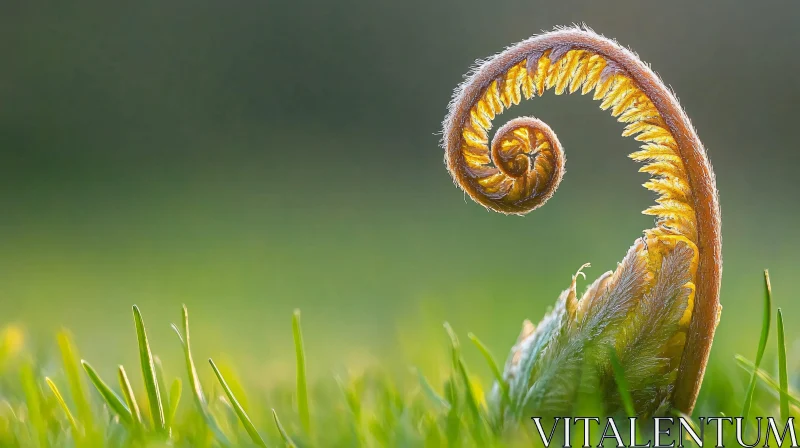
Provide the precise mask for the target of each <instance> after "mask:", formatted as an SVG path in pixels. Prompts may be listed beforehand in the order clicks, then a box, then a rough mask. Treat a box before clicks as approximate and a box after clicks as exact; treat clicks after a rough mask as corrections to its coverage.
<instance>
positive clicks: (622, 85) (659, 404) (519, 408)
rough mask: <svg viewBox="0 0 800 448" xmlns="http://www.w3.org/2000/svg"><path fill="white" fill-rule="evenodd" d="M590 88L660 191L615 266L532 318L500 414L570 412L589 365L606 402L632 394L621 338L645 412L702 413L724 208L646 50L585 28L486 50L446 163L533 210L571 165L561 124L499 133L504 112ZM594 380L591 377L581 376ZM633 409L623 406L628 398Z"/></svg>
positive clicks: (490, 201) (461, 103)
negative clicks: (536, 320)
mask: <svg viewBox="0 0 800 448" xmlns="http://www.w3.org/2000/svg"><path fill="white" fill-rule="evenodd" d="M547 90H554V91H555V93H556V94H557V95H560V94H562V93H565V92H568V93H573V92H577V91H580V92H581V93H582V94H587V93H590V92H592V93H593V97H594V99H595V100H598V101H600V107H601V109H604V110H609V111H610V112H611V114H612V115H613V116H615V117H617V118H618V120H619V121H620V122H623V123H625V124H626V127H625V130H624V131H623V136H633V137H634V138H635V139H636V140H638V141H640V142H642V146H641V150H640V151H637V152H634V153H633V154H631V156H630V157H631V158H632V159H633V160H635V161H638V162H643V163H645V165H644V166H643V167H642V168H641V170H640V171H642V172H646V173H649V174H651V175H652V176H653V178H652V179H651V180H650V181H648V182H647V183H645V184H644V186H645V188H647V189H649V190H651V191H654V192H655V193H657V194H658V197H657V199H656V204H655V205H653V206H652V207H650V208H648V209H646V210H645V211H644V212H643V213H644V214H647V215H653V216H655V218H656V225H655V227H653V228H651V229H647V230H645V231H644V236H643V237H642V238H640V239H638V240H637V241H636V242H635V243H634V245H633V246H632V247H631V248H630V249H629V251H628V253H627V255H626V256H625V258H624V259H623V261H622V262H621V263H620V264H619V265H618V267H617V269H616V270H615V271H613V272H611V271H609V272H606V273H605V274H603V275H602V276H600V277H599V278H598V279H597V280H595V281H594V282H592V283H591V284H590V285H589V287H588V288H587V289H586V291H585V292H584V293H583V294H582V295H580V296H579V295H578V293H577V290H576V282H577V278H578V274H582V272H581V271H579V272H578V274H576V275H575V276H573V279H572V284H571V286H570V287H569V288H568V289H567V290H566V291H564V292H563V293H562V294H561V296H560V297H559V299H558V301H557V302H556V306H555V307H554V309H553V310H552V311H550V312H549V313H548V314H547V315H546V316H545V318H544V319H543V320H542V322H541V323H540V324H539V325H538V326H534V325H533V324H532V323H530V322H528V321H526V323H525V324H524V327H523V331H522V334H521V335H520V338H519V340H518V341H517V343H516V345H515V346H514V347H513V348H512V351H511V355H510V357H509V360H508V362H507V363H506V367H505V371H504V378H505V380H506V382H507V384H508V393H509V395H510V400H509V399H506V401H508V402H509V403H508V404H506V405H503V404H496V406H495V407H496V408H498V410H499V411H500V412H508V413H511V414H512V415H515V416H520V415H521V413H522V412H525V411H526V410H535V411H536V412H538V413H540V414H552V415H565V413H569V412H570V410H571V409H572V406H574V404H575V403H576V401H577V397H578V395H579V394H580V393H582V390H581V389H582V388H584V387H585V384H588V383H587V382H586V381H584V380H582V379H581V378H585V377H586V373H587V372H590V373H591V374H592V377H593V378H594V382H592V384H593V386H592V387H601V388H602V389H601V390H602V391H603V393H604V394H605V396H604V399H605V400H604V401H605V402H606V403H607V404H608V405H609V406H610V407H611V409H610V410H609V411H610V412H613V411H614V410H615V407H617V408H619V407H620V406H622V402H621V401H620V397H619V394H618V389H617V387H616V383H615V382H614V378H613V376H614V372H613V369H612V366H611V364H610V360H609V355H608V353H609V349H613V350H614V354H615V356H616V358H617V359H618V360H619V364H620V367H621V368H622V370H623V373H624V377H625V381H626V383H627V388H628V391H629V392H630V396H631V397H632V399H633V402H634V403H633V404H634V406H635V409H636V410H637V412H638V413H639V414H641V415H653V414H660V413H666V412H669V411H670V409H672V408H675V409H677V410H679V411H681V412H684V413H687V414H690V413H691V411H692V409H693V407H694V403H695V400H696V398H697V393H698V390H699V387H700V383H701V382H702V379H703V374H704V372H705V366H706V363H707V361H708V353H709V350H710V347H711V342H712V340H713V336H714V331H715V329H716V326H717V323H718V320H719V312H720V310H721V307H720V306H719V284H720V278H721V274H722V259H721V239H720V214H719V204H718V199H717V192H716V184H715V180H714V173H713V171H712V168H711V165H710V163H709V161H708V158H707V157H706V152H705V149H704V147H703V145H702V143H701V142H700V140H699V139H698V137H697V134H696V132H695V130H694V128H693V127H692V125H691V123H690V122H689V118H688V117H687V116H686V113H685V112H684V111H683V109H682V108H681V107H680V105H679V104H678V101H677V99H676V98H675V96H674V95H673V94H672V92H671V91H670V90H669V89H668V88H667V87H666V86H665V85H664V83H663V82H662V81H661V80H660V79H659V78H658V76H657V75H655V73H653V71H652V70H651V69H650V67H649V66H647V65H646V64H645V63H643V62H642V61H641V60H640V59H639V58H638V56H636V55H635V54H634V53H632V52H631V51H629V50H627V49H625V48H623V47H622V46H620V45H619V44H617V43H616V42H614V41H612V40H610V39H607V38H605V37H603V36H600V35H598V34H596V33H594V32H593V31H591V30H589V29H587V28H586V27H576V28H563V29H557V30H555V31H553V32H549V33H545V34H542V35H538V36H534V37H532V38H530V39H527V40H524V41H522V42H519V43H517V44H515V45H512V46H510V47H508V48H507V49H506V50H504V51H503V52H501V53H499V54H497V55H495V56H493V57H491V58H489V59H488V60H486V61H484V62H481V63H479V64H478V66H477V67H476V68H475V69H474V71H473V72H472V73H471V74H469V76H468V77H467V79H466V81H465V82H464V83H463V84H462V85H461V86H459V87H458V88H457V89H456V91H455V94H454V96H453V100H452V102H451V103H450V109H449V113H448V115H447V117H446V118H445V120H444V123H443V126H444V129H443V142H442V144H443V147H444V149H445V163H446V164H447V168H448V170H449V171H450V173H451V175H452V176H453V179H454V181H455V182H456V184H457V185H458V186H459V187H460V188H462V189H463V190H464V191H465V192H466V193H467V194H468V195H469V196H470V197H471V198H472V199H474V200H475V201H476V202H478V203H479V204H481V205H483V206H485V207H487V208H489V209H492V210H495V211H497V212H500V213H505V214H516V215H524V214H526V213H529V212H531V211H533V210H535V209H536V208H538V207H540V206H542V205H544V203H545V202H547V200H548V199H550V197H551V196H552V195H553V194H554V193H555V191H556V189H557V188H558V185H559V183H560V182H561V179H562V177H563V174H564V161H565V156H564V151H563V148H562V146H561V144H560V142H559V141H558V138H557V137H556V134H555V132H553V130H552V129H550V127H549V126H547V124H545V123H544V122H542V121H540V120H538V119H536V118H532V117H519V118H514V119H512V120H511V121H509V122H508V123H507V124H505V125H504V126H502V127H500V128H499V129H498V130H497V131H496V132H495V133H494V136H491V140H490V130H491V129H492V120H494V119H495V118H496V116H497V115H499V114H501V113H502V112H503V111H505V109H508V108H510V107H512V106H514V105H516V104H518V103H519V102H520V101H521V100H522V99H523V98H526V99H527V98H532V97H535V96H541V95H542V94H544V92H545V91H547ZM582 385H583V386H582ZM620 409H621V408H620Z"/></svg>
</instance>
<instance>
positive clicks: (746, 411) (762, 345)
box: [742, 270, 772, 422]
mask: <svg viewBox="0 0 800 448" xmlns="http://www.w3.org/2000/svg"><path fill="white" fill-rule="evenodd" d="M771 317H772V286H771V285H770V283H769V271H768V270H764V316H763V318H762V321H761V339H760V340H759V341H758V351H757V352H756V362H755V370H754V371H753V375H752V376H751V377H750V384H749V385H748V387H747V395H745V398H744V408H743V409H742V417H743V420H744V421H745V422H747V421H748V420H747V417H748V416H749V415H750V406H751V405H752V404H753V394H754V393H755V390H756V377H757V375H756V371H757V370H758V367H759V366H760V365H761V359H762V358H763V357H764V350H765V349H766V348H767V340H768V339H769V326H770V319H771Z"/></svg>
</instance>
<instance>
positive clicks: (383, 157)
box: [0, 0, 800, 378]
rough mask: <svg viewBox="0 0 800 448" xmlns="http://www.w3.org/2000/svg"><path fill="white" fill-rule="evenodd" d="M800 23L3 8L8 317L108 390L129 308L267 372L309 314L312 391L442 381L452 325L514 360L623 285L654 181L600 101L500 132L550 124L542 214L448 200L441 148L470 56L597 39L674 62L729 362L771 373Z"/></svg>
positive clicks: (413, 3) (355, 6) (696, 5)
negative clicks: (608, 288) (612, 272)
mask: <svg viewBox="0 0 800 448" xmlns="http://www.w3.org/2000/svg"><path fill="white" fill-rule="evenodd" d="M798 14H800V3H798V2H796V1H795V2H786V1H783V2H778V1H761V2H752V1H735V2H706V1H703V2H694V1H679V2H670V3H669V4H666V3H645V2H638V1H633V0H631V1H620V2H596V1H580V2H576V1H550V2H542V1H507V2H479V1H474V0H458V1H457V0H451V1H443V2H431V1H428V0H407V1H404V2H369V1H365V0H339V1H335V2H328V1H314V2H303V1H296V2H291V1H275V0H266V1H244V2H235V3H232V2H215V1H205V0H194V1H185V0H175V1H170V2H163V1H152V0H146V1H139V2H132V3H127V4H125V3H117V2H101V1H81V2H4V3H3V4H2V6H0V55H1V56H2V58H0V248H2V249H0V324H3V325H5V324H20V325H23V326H24V327H25V328H26V330H27V331H28V332H29V333H30V334H31V335H33V340H35V341H40V342H39V344H40V345H41V346H42V347H44V348H42V350H52V346H53V344H52V343H51V342H50V341H51V338H52V335H53V333H54V331H55V330H56V329H58V328H59V327H60V326H62V325H63V326H66V327H68V328H70V329H72V331H73V333H74V334H75V337H76V340H77V342H78V344H79V346H80V347H82V350H83V355H84V356H85V357H87V358H88V359H92V360H97V361H96V362H95V364H102V365H103V369H105V370H106V371H110V369H111V368H113V365H115V364H116V363H119V362H123V361H125V362H130V360H132V359H134V356H135V341H134V333H133V331H132V329H133V324H132V322H131V319H130V306H131V305H132V304H133V303H136V304H138V305H140V306H141V307H142V310H143V312H144V315H145V318H146V320H147V323H148V325H149V327H150V332H151V339H152V343H153V345H154V349H155V350H156V351H157V352H160V353H162V355H163V354H172V353H174V354H175V358H174V359H175V360H176V361H175V362H176V363H177V360H178V359H180V358H179V357H178V355H177V353H178V344H177V340H176V339H175V338H174V336H173V335H171V334H170V331H169V328H168V324H169V323H170V322H174V321H177V320H178V319H179V317H180V304H181V303H186V304H187V305H188V306H189V310H190V313H191V315H192V319H193V325H194V329H195V331H194V342H195V344H196V349H195V352H196V354H197V356H198V357H199V358H201V359H202V358H204V357H207V356H215V357H217V358H220V357H227V358H228V359H229V360H230V361H232V362H235V363H237V365H238V366H240V368H241V371H242V372H246V373H243V376H252V377H253V378H264V377H268V376H275V377H284V378H291V376H292V375H293V374H294V371H293V367H292V366H293V364H292V362H293V360H292V352H291V331H290V314H291V311H292V309H294V308H301V309H302V310H303V321H304V330H305V334H306V345H307V350H308V354H309V357H310V365H311V372H312V373H313V374H315V375H319V374H325V375H327V374H328V373H329V372H331V371H335V370H336V369H341V368H344V366H350V367H353V366H358V365H361V364H367V363H370V362H372V360H374V359H378V360H381V361H382V362H388V363H389V364H390V365H392V364H396V366H398V367H404V366H406V365H409V364H414V363H416V364H424V365H431V364H432V363H434V362H433V361H432V360H435V359H437V357H439V358H442V359H445V358H444V357H443V356H441V355H442V354H443V353H444V350H445V340H446V337H445V335H444V332H443V331H442V330H441V326H440V324H441V322H442V321H444V320H449V321H450V322H451V323H452V324H453V326H454V327H455V328H456V329H457V330H458V331H459V332H460V333H461V334H462V335H463V334H465V333H466V332H467V331H473V332H475V333H476V334H478V335H479V336H480V337H481V338H482V339H483V340H484V341H485V342H486V343H487V344H488V345H489V346H490V347H491V349H492V350H493V351H494V352H495V354H496V355H498V356H499V357H505V354H506V353H507V349H508V348H509V347H510V345H511V344H512V343H513V341H514V339H515V338H516V335H517V333H518V331H519V328H520V324H521V322H522V319H523V318H526V317H528V318H531V319H532V320H534V321H537V320H538V319H539V318H540V317H541V315H542V314H543V313H544V312H545V309H546V307H547V306H549V305H550V304H552V303H553V302H554V300H555V298H556V297H557V295H558V293H559V292H560V291H561V290H562V289H564V288H566V287H567V286H568V284H569V280H570V276H571V275H572V274H573V273H574V272H575V270H576V269H577V268H578V267H579V266H580V265H581V264H583V263H585V262H591V263H592V265H593V267H592V268H591V269H588V270H587V274H588V276H589V277H590V279H591V278H594V277H595V276H597V275H600V274H601V273H602V272H604V271H606V270H609V269H613V268H614V266H615V263H616V262H617V261H619V260H620V259H621V258H622V257H623V255H624V254H625V252H626V250H627V248H628V247H629V246H630V244H632V243H633V241H634V239H635V238H637V237H639V236H640V234H641V233H640V232H641V230H642V229H645V228H647V227H649V226H650V225H651V224H652V220H651V218H650V217H647V216H643V215H640V214H639V212H640V211H641V210H643V209H644V208H646V207H647V206H648V205H650V203H651V202H652V195H651V194H650V193H649V192H647V191H646V190H645V189H643V188H641V187H640V186H639V185H640V184H641V183H642V182H644V181H645V180H646V178H647V176H646V175H644V174H640V173H637V168H638V167H637V166H636V164H634V163H633V162H631V161H630V160H628V159H627V158H626V157H625V156H626V154H627V153H629V152H631V151H633V150H635V149H636V147H637V145H636V142H634V141H633V140H631V139H623V138H621V137H620V132H621V130H622V127H621V126H620V125H619V124H618V123H616V122H615V120H614V119H613V118H612V117H611V116H610V115H609V114H608V113H606V112H602V111H600V110H599V109H598V104H597V103H595V102H593V101H591V99H590V98H587V97H580V96H577V95H573V96H566V97H555V96H554V95H552V94H548V95H547V96H546V97H544V98H541V99H535V100H533V101H529V102H527V103H525V104H523V105H522V106H519V107H517V108H515V109H514V110H512V111H509V112H507V113H506V114H504V115H503V116H501V118H500V121H499V122H497V123H498V124H500V123H502V122H504V121H506V120H508V119H510V118H513V117H514V116H518V115H522V114H535V115H536V116H538V117H539V118H542V119H544V120H545V121H547V122H548V123H549V124H550V125H551V126H552V128H553V129H554V130H555V131H556V132H557V133H558V135H559V138H560V140H561V142H562V143H563V144H564V147H565V149H566V151H567V155H568V162H567V174H566V177H565V179H564V183H563V184H562V187H561V188H560V191H559V192H558V193H557V194H556V196H555V197H554V198H553V200H552V201H551V202H550V203H549V204H548V205H547V206H546V207H544V208H543V209H541V210H539V211H537V212H535V213H533V214H532V215H529V216H528V217H526V218H516V217H506V216H501V215H498V214H494V213H489V212H486V211H485V210H483V209H482V208H481V207H480V206H478V205H476V204H474V203H472V202H471V201H469V200H466V199H465V197H464V195H463V193H461V192H460V191H459V190H458V189H456V188H455V187H454V186H453V184H452V182H451V180H450V178H449V176H448V174H447V172H446V170H445V168H444V166H443V164H442V155H443V153H442V150H441V149H440V148H439V147H438V139H439V136H438V135H437V133H438V132H439V130H440V122H441V120H442V118H443V116H444V114H445V112H446V105H447V102H448V100H449V98H450V95H451V92H452V90H453V88H454V87H456V85H457V84H458V83H459V82H460V81H461V79H462V75H463V74H464V73H465V72H466V71H467V69H468V68H469V67H470V65H471V64H472V63H473V61H474V60H475V59H476V58H482V57H486V56H488V55H490V54H492V53H494V52H497V51H499V50H501V49H502V48H504V47H505V46H506V45H508V44H510V43H512V42H515V41H518V40H521V39H524V38H527V37H529V36H530V35H532V34H534V33H537V32H540V31H541V30H549V29H551V28H552V27H553V26H555V25H567V24H571V23H573V22H581V21H585V22H586V23H587V24H588V25H590V26H591V27H593V28H594V29H595V30H596V31H598V32H600V33H603V34H605V35H607V36H610V37H614V38H616V39H618V40H619V41H620V42H621V43H622V44H624V45H627V46H630V47H631V48H633V49H634V50H635V51H637V52H638V53H639V55H640V56H641V57H642V58H643V59H644V60H645V61H647V62H649V63H651V64H652V66H653V67H654V69H655V70H656V71H657V72H658V73H659V74H661V76H662V77H663V78H664V80H665V81H666V82H667V83H668V84H669V85H671V86H672V87H673V88H674V90H675V91H676V92H677V94H678V95H679V97H680V99H681V102H682V104H683V106H684V107H685V108H686V110H687V112H688V114H689V115H690V116H691V117H692V120H693V123H694V124H695V126H696V127H697V129H698V133H699V135H700V137H701V139H702V140H703V142H704V143H705V145H706V147H707V148H708V150H709V155H710V158H711V161H712V163H713V164H714V168H715V171H716V174H717V180H718V187H719V190H720V195H721V204H722V211H723V237H724V244H723V247H724V249H723V253H724V257H725V263H724V266H725V272H724V277H723V289H722V301H723V305H724V311H723V315H722V316H723V318H722V323H721V325H720V327H719V332H718V337H717V340H716V343H715V350H714V354H713V356H714V357H715V358H719V359H724V360H726V362H727V360H728V359H730V357H731V355H732V354H733V353H734V352H735V351H742V352H743V353H744V354H745V355H748V356H750V357H752V356H753V353H754V351H755V346H756V341H757V335H758V331H759V328H760V327H759V325H760V322H759V320H760V319H759V318H757V316H759V315H760V314H759V313H760V309H761V302H760V300H761V296H762V276H761V275H762V274H761V270H762V269H764V268H769V269H770V271H771V274H772V278H773V287H774V292H775V297H776V301H777V304H778V305H780V306H782V307H783V308H784V312H785V313H786V316H787V319H788V321H789V322H792V321H795V322H797V321H800V305H798V302H797V301H796V300H795V299H796V294H795V293H794V291H793V289H792V286H793V282H794V281H796V279H797V277H795V275H797V266H798V263H797V260H798V250H800V236H799V235H798V232H797V228H798V225H797V219H798V217H800V202H798V200H797V197H798V196H799V195H800V180H798V174H797V167H798V164H799V163H800V151H798V150H797V141H798V137H797V135H798V133H797V132H798V127H797V121H798V118H800V114H798V104H800V84H798V82H797V80H796V75H797V73H798V72H800V59H798V58H797V57H796V52H797V49H798V48H800V27H798V26H797V24H798ZM582 287H583V285H581V286H579V288H582ZM787 331H788V332H789V334H788V337H789V338H790V340H794V339H796V338H797V337H798V336H800V331H799V330H798V329H797V326H794V325H789V326H788V328H787ZM470 356H476V355H475V354H474V353H470ZM163 357H164V358H167V359H169V358H170V356H163ZM795 359H797V357H795ZM170 364H172V363H171V362H170V363H168V364H167V368H174V369H178V368H179V365H178V364H176V365H175V366H171V365H170ZM434 364H435V363H434ZM473 364H475V363H473ZM245 367H247V368H245Z"/></svg>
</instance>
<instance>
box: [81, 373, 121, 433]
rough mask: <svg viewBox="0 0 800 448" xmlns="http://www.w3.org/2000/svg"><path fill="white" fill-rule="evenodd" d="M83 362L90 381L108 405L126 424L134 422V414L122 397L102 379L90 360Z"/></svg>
mask: <svg viewBox="0 0 800 448" xmlns="http://www.w3.org/2000/svg"><path fill="white" fill-rule="evenodd" d="M81 364H82V365H83V370H85V371H86V374H87V375H88V376H89V381H91V382H92V384H94V387H95V389H97V391H98V392H100V396H102V397H103V400H105V402H106V404H107V405H108V407H109V408H110V409H111V410H112V411H114V413H115V414H117V415H118V416H119V419H120V421H122V422H123V423H125V424H126V425H130V424H132V423H133V416H132V415H131V411H129V410H128V408H127V407H126V406H125V403H123V402H122V399H121V398H119V396H118V395H117V394H115V393H114V391H113V390H111V388H110V387H108V385H107V384H106V383H105V382H103V380H102V379H100V376H99V375H97V372H96V371H95V370H94V369H93V368H92V366H91V365H89V363H88V362H86V361H81Z"/></svg>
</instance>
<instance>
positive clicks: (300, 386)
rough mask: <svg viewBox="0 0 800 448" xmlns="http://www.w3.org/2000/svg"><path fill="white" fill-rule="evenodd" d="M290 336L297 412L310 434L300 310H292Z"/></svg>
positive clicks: (304, 427)
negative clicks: (295, 367) (293, 359)
mask: <svg viewBox="0 0 800 448" xmlns="http://www.w3.org/2000/svg"><path fill="white" fill-rule="evenodd" d="M292 334H293V335H294V350H295V355H296V357H297V411H298V413H299V414H300V423H301V424H302V425H303V429H304V430H305V431H306V433H310V432H311V416H310V413H309V408H308V383H307V379H306V352H305V348H304V347H303V333H302V331H301V329H300V310H294V314H293V315H292Z"/></svg>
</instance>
